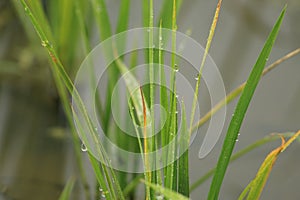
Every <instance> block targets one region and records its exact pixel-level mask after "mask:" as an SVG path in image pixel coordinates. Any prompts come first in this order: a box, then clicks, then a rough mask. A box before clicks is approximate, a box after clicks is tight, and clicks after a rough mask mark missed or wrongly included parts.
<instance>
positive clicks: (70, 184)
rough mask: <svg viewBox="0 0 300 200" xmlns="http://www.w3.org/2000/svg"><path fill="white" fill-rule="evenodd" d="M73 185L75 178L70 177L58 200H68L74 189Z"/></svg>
mask: <svg viewBox="0 0 300 200" xmlns="http://www.w3.org/2000/svg"><path fill="white" fill-rule="evenodd" d="M74 183H75V178H74V177H71V178H70V179H69V180H68V182H67V184H66V185H65V187H64V190H63V192H62V193H61V195H60V196H59V200H68V199H70V197H71V194H72V190H73V187H74Z"/></svg>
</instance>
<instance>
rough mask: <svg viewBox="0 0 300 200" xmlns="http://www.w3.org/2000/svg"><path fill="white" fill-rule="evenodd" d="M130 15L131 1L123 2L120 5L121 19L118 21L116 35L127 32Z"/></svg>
mask: <svg viewBox="0 0 300 200" xmlns="http://www.w3.org/2000/svg"><path fill="white" fill-rule="evenodd" d="M129 13H130V0H122V1H121V4H120V11H119V19H118V25H117V29H116V33H121V32H123V31H126V30H127V28H128V19H129Z"/></svg>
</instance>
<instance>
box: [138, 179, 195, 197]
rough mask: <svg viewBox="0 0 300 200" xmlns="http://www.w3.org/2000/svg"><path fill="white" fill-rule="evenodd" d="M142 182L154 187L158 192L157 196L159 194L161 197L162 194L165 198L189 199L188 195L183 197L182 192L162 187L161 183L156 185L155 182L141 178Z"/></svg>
mask: <svg viewBox="0 0 300 200" xmlns="http://www.w3.org/2000/svg"><path fill="white" fill-rule="evenodd" d="M142 182H144V183H145V184H146V185H148V186H149V187H151V188H152V189H154V190H155V191H156V192H157V193H158V194H157V196H161V197H162V196H164V197H166V198H167V199H176V200H188V199H189V198H188V197H185V196H183V195H182V194H179V193H177V192H174V191H172V190H170V189H168V188H164V187H163V186H161V185H156V184H153V183H149V182H146V181H143V180H142Z"/></svg>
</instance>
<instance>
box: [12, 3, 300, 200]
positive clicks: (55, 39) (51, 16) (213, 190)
mask: <svg viewBox="0 0 300 200" xmlns="http://www.w3.org/2000/svg"><path fill="white" fill-rule="evenodd" d="M45 2H46V3H45ZM131 3H132V2H131V1H130V0H122V1H121V2H120V8H119V13H118V19H117V23H116V27H112V25H111V21H110V18H109V13H108V10H107V7H106V2H105V1H104V0H91V1H85V0H73V1H68V0H51V1H40V0H20V1H14V5H15V7H16V9H17V11H18V13H19V16H20V17H21V18H23V17H24V15H25V14H26V16H27V18H26V20H23V24H24V27H25V30H26V32H27V34H28V36H29V38H32V43H33V44H37V43H41V44H42V46H43V47H44V48H45V50H46V51H47V52H48V57H49V61H50V69H51V71H52V75H53V80H54V82H55V84H56V88H57V93H58V94H59V97H60V103H61V105H62V106H63V108H64V111H65V116H66V118H67V120H68V123H69V126H70V130H71V131H70V132H71V134H72V141H73V143H74V152H75V154H76V159H77V164H78V168H79V171H80V176H79V177H76V176H75V175H74V177H71V178H70V179H69V181H68V183H67V184H66V186H65V188H64V190H63V192H62V194H61V197H60V199H69V198H70V196H71V194H72V188H73V186H74V183H75V180H76V179H77V178H78V180H80V183H82V184H83V185H84V186H85V187H84V192H85V197H86V199H99V195H100V198H101V199H108V200H116V199H120V200H122V199H124V200H125V199H147V200H156V199H189V196H190V193H191V192H192V191H193V190H195V189H196V188H197V187H199V186H201V184H202V183H204V182H205V181H206V180H208V179H209V178H210V177H211V176H213V179H212V182H211V185H210V190H209V192H208V195H207V197H206V194H202V196H199V197H198V199H206V198H207V199H209V200H217V199H219V198H221V197H220V195H219V193H220V189H221V186H222V183H223V179H224V176H225V173H226V170H227V168H228V165H229V163H230V162H231V161H234V160H236V159H237V158H239V157H241V156H244V155H245V154H246V153H248V152H250V151H251V150H253V149H256V148H258V147H259V146H261V145H264V144H265V143H267V142H271V141H274V140H278V139H279V138H281V139H282V145H281V146H280V147H278V148H277V149H275V150H274V151H272V152H271V153H270V154H269V155H268V157H267V158H266V160H265V161H264V163H263V164H262V165H261V168H260V169H259V171H258V173H257V175H256V177H255V178H254V179H253V181H252V182H251V183H250V184H249V185H248V186H247V187H246V189H245V191H244V192H243V193H242V194H241V197H240V199H244V198H247V199H258V198H259V196H260V194H261V192H262V189H263V187H264V185H265V182H266V180H267V178H268V176H269V173H270V171H271V169H272V166H273V164H274V162H275V160H276V158H277V156H278V155H279V154H280V153H281V152H283V150H285V149H286V148H287V146H289V145H290V143H291V142H292V141H294V140H295V139H296V138H297V136H298V135H299V134H300V133H299V132H297V133H286V134H281V135H279V134H276V135H271V136H268V137H266V138H263V139H261V140H259V141H257V142H256V143H254V144H252V145H250V146H248V147H246V148H245V149H243V150H241V151H240V152H237V153H236V154H234V155H232V153H233V149H234V146H235V143H236V140H237V138H238V135H239V133H240V128H241V125H242V123H243V120H244V117H245V114H246V112H247V108H248V106H249V103H250V101H251V99H252V97H253V94H254V92H255V89H256V86H257V85H258V83H259V81H260V79H261V77H262V76H263V75H265V74H266V73H268V72H269V71H271V70H272V69H273V68H274V67H276V66H278V65H279V64H280V63H282V62H283V61H285V60H287V59H289V58H291V57H292V56H295V55H296V54H298V53H299V52H300V50H299V49H297V50H295V51H293V52H291V53H289V54H287V55H286V56H284V57H282V58H280V59H279V60H277V61H276V62H275V63H273V64H271V65H270V66H268V67H266V68H265V66H266V63H267V60H268V57H269V55H270V53H271V50H272V47H273V45H274V43H275V40H276V37H277V35H278V32H279V30H280V26H281V23H282V21H283V18H284V15H285V12H286V7H285V8H283V10H282V12H281V13H280V15H279V17H278V19H277V20H276V22H275V25H274V27H273V29H272V30H270V34H269V36H268V37H267V39H266V41H265V44H264V46H263V47H262V50H261V52H260V54H259V56H258V58H257V60H256V62H254V63H255V64H254V66H253V68H252V71H251V73H250V75H249V78H248V79H247V81H246V82H245V83H244V84H242V85H240V86H239V87H237V88H236V89H235V90H233V91H232V92H230V93H229V94H228V95H227V96H226V97H225V98H224V99H223V100H221V101H220V102H219V103H218V104H216V105H213V107H212V109H211V110H210V111H209V112H208V113H207V114H206V115H204V116H203V117H202V118H200V119H197V118H196V114H195V113H196V107H197V102H198V101H199V99H198V98H199V90H200V85H201V80H202V79H201V77H202V72H203V68H204V67H205V63H206V60H207V58H208V54H209V50H210V47H211V44H212V42H213V38H214V33H215V31H216V27H217V23H218V19H219V15H220V11H221V4H222V0H219V1H218V3H217V5H216V11H215V15H214V18H213V21H212V25H211V28H210V30H209V35H208V37H207V38H208V39H207V44H206V46H205V50H204V54H203V57H202V58H201V63H199V66H200V67H199V69H198V71H199V73H198V74H197V77H196V80H197V81H196V83H195V90H194V94H193V99H192V106H191V112H187V110H186V106H185V99H180V100H178V97H177V95H176V94H177V87H178V85H177V82H176V78H177V73H176V72H178V70H179V68H180V67H179V66H178V65H179V64H178V62H179V61H178V59H179V58H178V57H177V56H176V54H175V52H176V50H177V46H178V44H177V40H176V38H177V35H176V33H177V32H176V31H177V15H178V12H179V11H180V8H181V5H182V3H184V2H183V1H182V0H164V1H163V2H162V7H161V11H160V14H159V15H158V16H157V20H154V19H155V16H154V3H158V1H157V2H156V1H153V0H143V1H141V3H142V8H141V10H142V23H143V24H142V26H143V27H147V29H148V30H149V31H148V35H147V37H145V38H144V40H145V41H144V42H145V43H147V45H146V46H148V47H149V48H146V49H143V50H142V51H134V52H132V53H131V54H130V59H126V56H125V55H119V54H118V51H119V50H120V49H124V48H125V47H126V42H125V41H124V42H120V43H117V44H111V46H110V47H109V48H107V54H110V55H111V56H113V57H114V58H115V59H114V61H113V62H112V63H110V66H109V67H108V69H107V77H108V78H107V80H108V81H107V82H106V84H105V87H106V88H105V90H103V91H101V92H99V91H97V92H96V95H95V107H96V111H97V113H96V114H97V116H98V118H99V121H100V124H101V127H102V129H103V131H104V133H105V135H106V136H107V137H108V138H110V139H111V140H112V141H114V143H115V144H116V145H118V146H120V147H122V148H123V149H124V150H126V151H131V152H136V153H139V154H140V155H141V157H142V164H143V169H144V170H143V172H140V173H126V172H123V171H119V170H115V169H114V168H113V166H112V164H111V160H112V159H116V158H118V155H115V156H116V158H111V157H110V156H109V155H110V154H109V153H108V152H106V149H107V148H106V147H105V145H107V144H103V143H102V141H101V139H99V137H98V132H97V129H95V127H97V125H96V124H94V121H93V120H91V116H89V114H88V111H87V108H86V105H85V104H84V101H83V99H82V96H80V93H79V92H78V91H77V88H76V86H75V78H76V72H77V70H78V67H79V65H80V63H81V62H82V60H83V59H84V58H85V57H86V56H87V55H88V54H89V53H90V52H91V51H92V49H93V48H94V46H93V45H94V42H93V41H94V38H95V35H94V34H95V32H96V33H97V34H98V36H97V39H98V42H99V43H100V42H102V41H105V40H107V39H108V38H110V37H111V36H113V35H114V34H118V33H123V32H124V31H127V30H128V29H129V28H128V24H129V16H130V13H131V12H133V11H131V10H130V5H131ZM33 28H34V30H35V32H36V33H37V35H38V37H39V40H37V39H36V37H35V36H36V35H35V33H34V32H33V31H32V29H33ZM165 29H169V30H171V33H172V34H171V35H166V34H164V31H163V30H165ZM95 30H96V31H95ZM114 30H115V31H114ZM155 30H159V31H155ZM167 42H170V43H171V49H172V52H171V53H170V52H166V51H164V49H163V48H162V47H163V45H164V43H167ZM155 44H156V45H155ZM216 45H218V44H216ZM187 48H188V47H187ZM199 53H200V52H199ZM141 55H142V56H144V57H143V59H144V63H146V64H148V65H147V69H146V77H145V79H147V80H149V82H150V84H147V85H140V81H141V80H139V79H138V77H137V74H136V73H135V71H134V70H133V69H134V66H136V65H137V64H138V60H139V58H141V57H142V56H141ZM128 60H129V61H128ZM165 62H168V63H165ZM91 64H92V63H91ZM164 64H168V65H169V66H170V68H171V69H172V70H171V71H170V74H166V71H165V70H164V68H163V65H164ZM120 77H123V78H124V79H125V80H124V83H125V86H126V88H127V91H126V92H127V95H128V96H130V98H129V99H130V100H129V101H128V102H127V103H128V107H129V108H130V109H129V112H130V113H129V115H130V119H124V120H130V122H131V123H132V124H133V125H134V126H133V127H135V129H134V130H133V131H134V132H135V133H136V137H132V136H128V135H126V134H125V133H124V131H123V130H121V129H120V128H119V127H118V126H117V124H116V123H115V122H114V119H113V116H112V110H111V102H112V101H113V100H114V101H117V102H119V103H120V104H121V101H122V98H121V97H120V96H119V94H116V96H113V93H114V88H115V85H116V84H117V82H118V80H119V78H120ZM166 77H170V78H169V79H170V80H167V78H166ZM89 79H90V81H91V82H94V83H96V82H97V77H95V76H94V72H93V71H91V72H90V75H89ZM155 80H158V82H159V83H161V85H166V84H167V81H169V82H170V83H168V84H169V85H170V90H171V91H172V92H169V91H168V90H167V88H165V87H160V86H159V85H158V84H154V82H155ZM151 83H152V84H151ZM137 88H138V89H137ZM71 95H72V97H73V104H71V102H70V97H71ZM239 96H240V97H239ZM238 97H239V100H238V103H237V105H236V108H235V110H234V114H233V116H232V118H231V121H230V123H229V127H228V130H227V133H226V137H225V140H224V142H223V146H222V150H221V152H220V156H219V159H218V162H217V165H216V167H215V168H214V169H212V170H210V171H208V172H207V174H205V175H204V176H203V177H200V178H199V180H198V181H196V182H195V183H192V184H191V185H190V178H189V168H190V166H189V152H188V150H186V151H184V152H183V154H182V155H181V156H180V157H178V156H177V154H178V151H179V150H180V149H188V146H189V144H190V137H191V135H192V134H194V133H195V132H196V131H197V129H198V128H199V127H201V126H203V125H204V124H205V123H206V122H208V121H209V120H210V118H211V117H212V116H213V115H214V114H215V113H217V112H218V110H220V109H221V108H222V107H224V106H226V105H227V104H228V103H230V102H231V101H232V100H234V99H236V98H238ZM113 98H114V99H113ZM183 98H184V97H183ZM157 101H159V104H160V105H161V107H162V108H163V109H164V110H165V117H164V119H165V122H164V126H163V127H162V128H161V130H160V131H159V134H155V127H156V126H155V125H157V124H155V123H160V122H157V121H156V118H155V116H156V115H157V113H156V112H157V111H155V109H154V108H155V105H156V104H157ZM179 104H180V105H181V109H180V114H181V117H180V118H179V117H178V107H179ZM72 105H73V106H72ZM131 108H132V109H131ZM74 110H76V111H74ZM159 114H160V113H158V115H159ZM120 115H121V114H120ZM118 117H120V118H122V116H118ZM179 119H180V122H179ZM187 119H189V121H187ZM161 120H162V119H161ZM161 122H162V121H161ZM188 122H189V123H188ZM75 125H76V126H75ZM137 127H140V128H137ZM77 132H80V135H81V136H83V138H81V139H82V141H80V139H79V137H78V134H77ZM176 134H179V140H175V142H172V141H174V138H175V137H176ZM149 135H150V136H151V137H150V136H149ZM286 137H290V139H289V140H288V141H287V142H285V139H284V138H286ZM88 138H92V142H95V143H96V144H97V146H96V150H95V152H96V153H95V152H92V151H91V148H90V146H91V144H90V143H88V142H91V141H90V140H89V139H88ZM160 146H161V147H164V146H168V148H167V151H166V153H164V154H162V155H159V154H156V155H154V156H153V157H154V158H153V157H151V156H149V155H152V154H151V153H153V152H155V150H156V149H158V148H159V147H160ZM82 151H84V152H86V154H87V156H88V158H89V162H90V164H91V166H92V168H93V170H94V174H95V180H97V190H96V195H97V197H93V196H91V194H92V192H91V189H90V188H91V187H87V186H88V185H90V183H89V182H88V181H87V178H86V174H87V172H86V171H85V168H84V167H83V159H82ZM95 154H96V155H95ZM99 160H100V162H99ZM170 160H171V161H172V162H168V161H170ZM124 162H126V160H124ZM160 162H163V163H164V162H166V163H167V165H166V166H163V167H162V168H160V167H159V163H160ZM134 164H136V165H138V163H134ZM153 166H154V167H155V168H154V169H153ZM131 171H134V170H131ZM141 185H142V186H143V188H144V190H143V191H142V192H140V191H139V189H140V188H141ZM138 195H140V196H138ZM141 196H142V197H141Z"/></svg>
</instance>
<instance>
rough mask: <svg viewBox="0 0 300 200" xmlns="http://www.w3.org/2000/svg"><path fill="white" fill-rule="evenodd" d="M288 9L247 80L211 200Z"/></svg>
mask: <svg viewBox="0 0 300 200" xmlns="http://www.w3.org/2000/svg"><path fill="white" fill-rule="evenodd" d="M285 11H286V7H285V8H284V9H283V10H282V12H281V14H280V16H279V18H278V20H277V22H276V24H275V25H274V27H273V30H272V31H271V33H270V35H269V37H268V39H267V41H266V43H265V45H264V47H263V49H262V51H261V53H260V55H259V57H258V59H257V61H256V64H255V65H254V67H253V69H252V72H251V74H250V76H249V78H248V80H247V83H246V86H245V89H244V90H243V92H242V95H241V97H240V99H239V101H238V104H237V106H236V109H235V111H234V115H233V117H232V119H231V121H230V124H229V128H228V131H227V134H226V137H225V140H224V144H223V147H222V151H221V154H220V157H219V160H218V164H217V169H216V172H215V175H214V178H213V180H212V183H211V187H210V191H209V194H208V199H209V200H216V199H218V196H219V192H220V188H221V185H222V182H223V179H224V176H225V172H226V169H227V166H228V164H229V160H230V157H231V154H232V151H233V148H234V145H235V143H236V139H237V137H238V134H239V131H240V127H241V124H242V122H243V119H244V116H245V114H246V111H247V108H248V106H249V103H250V101H251V98H252V96H253V94H254V91H255V89H256V86H257V84H258V82H259V80H260V78H261V75H262V71H263V68H264V66H265V64H266V62H267V59H268V57H269V54H270V52H271V49H272V47H273V44H274V42H275V39H276V37H277V34H278V32H279V28H280V25H281V23H282V20H283V17H284V14H285Z"/></svg>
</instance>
